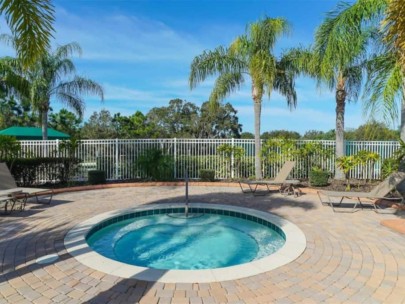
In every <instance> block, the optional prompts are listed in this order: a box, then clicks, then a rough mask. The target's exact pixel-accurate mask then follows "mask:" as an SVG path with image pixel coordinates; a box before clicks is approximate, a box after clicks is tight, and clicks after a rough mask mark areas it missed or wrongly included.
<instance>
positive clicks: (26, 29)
mask: <svg viewBox="0 0 405 304" xmlns="http://www.w3.org/2000/svg"><path fill="white" fill-rule="evenodd" d="M0 14H2V15H4V16H5V19H6V22H7V24H8V26H9V27H10V30H11V33H12V34H13V36H14V37H15V46H16V51H17V55H18V58H19V59H20V61H21V62H22V63H23V66H24V68H27V67H28V66H29V65H30V64H32V63H34V62H35V61H36V60H37V59H38V58H39V56H41V55H42V54H44V53H45V52H46V51H47V49H48V48H49V45H50V38H51V37H52V33H53V28H52V23H53V21H54V7H53V5H52V3H51V1H50V0H35V1H32V0H0Z"/></svg>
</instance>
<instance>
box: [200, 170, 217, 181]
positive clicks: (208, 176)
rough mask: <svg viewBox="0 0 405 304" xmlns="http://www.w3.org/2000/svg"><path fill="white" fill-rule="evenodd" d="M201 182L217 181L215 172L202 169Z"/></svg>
mask: <svg viewBox="0 0 405 304" xmlns="http://www.w3.org/2000/svg"><path fill="white" fill-rule="evenodd" d="M200 179H201V181H206V182H213V181H215V170H210V169H202V170H200Z"/></svg>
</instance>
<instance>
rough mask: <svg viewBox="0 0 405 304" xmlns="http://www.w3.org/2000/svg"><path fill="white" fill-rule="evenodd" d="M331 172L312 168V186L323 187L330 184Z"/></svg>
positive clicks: (310, 173)
mask: <svg viewBox="0 0 405 304" xmlns="http://www.w3.org/2000/svg"><path fill="white" fill-rule="evenodd" d="M329 176H330V173H329V172H328V171H325V170H322V169H319V168H312V170H311V171H310V172H309V183H310V184H311V186H315V187H322V186H327V185H328V180H329Z"/></svg>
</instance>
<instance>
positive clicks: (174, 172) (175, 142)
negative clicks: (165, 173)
mask: <svg viewBox="0 0 405 304" xmlns="http://www.w3.org/2000/svg"><path fill="white" fill-rule="evenodd" d="M173 144H174V149H173V154H174V155H173V159H174V162H173V175H174V176H173V178H174V179H176V177H177V138H176V137H175V138H174V143H173Z"/></svg>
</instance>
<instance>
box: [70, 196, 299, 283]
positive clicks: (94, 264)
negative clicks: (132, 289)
mask: <svg viewBox="0 0 405 304" xmlns="http://www.w3.org/2000/svg"><path fill="white" fill-rule="evenodd" d="M181 207H184V203H182V204H181V203H169V204H153V205H147V206H140V207H135V208H129V209H121V210H115V211H110V212H106V213H103V214H99V215H97V216H94V217H92V218H90V219H88V220H86V221H84V222H82V223H80V224H78V225H76V226H75V227H73V228H72V229H71V230H70V231H69V232H68V233H67V235H66V237H65V240H64V243H65V247H66V250H67V251H68V252H69V253H70V254H71V255H72V256H73V257H74V258H75V259H76V260H77V261H79V262H80V263H82V264H84V265H86V266H88V267H90V268H93V269H96V270H98V271H101V272H104V273H107V274H111V275H115V276H118V277H122V278H134V279H138V280H144V281H153V282H163V283H209V282H219V281H227V280H236V279H241V278H245V277H250V276H254V275H258V274H260V273H264V272H267V271H270V270H273V269H275V268H278V267H280V266H283V265H286V264H288V263H290V262H292V261H294V260H295V259H296V258H298V257H299V256H300V255H301V254H302V253H303V252H304V250H305V248H306V238H305V235H304V233H303V232H302V231H301V229H299V228H298V227H297V226H296V225H294V224H293V223H291V222H289V221H287V220H285V219H283V218H281V217H279V216H276V215H274V214H271V213H267V212H263V211H259V210H254V209H248V208H242V207H235V206H230V205H218V204H205V203H190V205H189V207H190V208H208V209H216V210H226V211H234V212H239V213H244V214H247V215H251V216H255V217H257V218H261V219H263V220H265V221H267V222H270V223H273V224H274V225H276V226H278V227H279V228H281V230H282V231H283V232H284V234H285V237H286V241H285V244H284V245H283V246H282V247H281V248H280V249H279V250H278V251H276V252H275V253H273V254H271V255H268V256H266V257H263V258H261V259H258V260H254V261H252V262H249V263H244V264H239V265H235V266H230V267H223V268H215V269H202V270H177V269H176V270H166V269H164V270H161V269H152V268H146V267H139V266H134V265H130V264H125V263H122V262H118V261H115V260H112V259H109V258H107V257H104V256H102V255H101V254H99V253H97V252H96V251H94V250H93V249H92V248H90V247H89V245H88V243H87V241H86V236H87V234H88V233H89V232H90V230H91V229H92V228H93V227H94V226H96V225H97V224H99V223H100V222H102V221H105V220H107V219H110V218H113V217H117V216H120V215H123V214H128V213H134V212H138V211H145V210H155V209H166V208H181Z"/></svg>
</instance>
